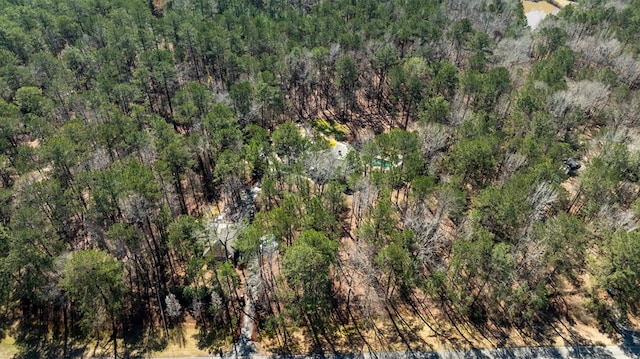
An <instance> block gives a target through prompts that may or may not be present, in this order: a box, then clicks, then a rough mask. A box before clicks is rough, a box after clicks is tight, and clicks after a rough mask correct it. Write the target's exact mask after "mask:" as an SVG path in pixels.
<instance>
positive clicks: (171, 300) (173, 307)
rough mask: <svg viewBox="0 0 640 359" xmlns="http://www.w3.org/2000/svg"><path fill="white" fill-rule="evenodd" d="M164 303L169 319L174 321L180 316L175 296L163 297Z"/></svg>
mask: <svg viewBox="0 0 640 359" xmlns="http://www.w3.org/2000/svg"><path fill="white" fill-rule="evenodd" d="M164 303H165V306H166V308H167V315H168V316H169V317H170V318H172V319H175V318H178V317H179V316H180V315H181V314H182V306H181V305H180V302H179V301H178V298H176V295H175V294H173V293H169V294H167V296H166V297H164Z"/></svg>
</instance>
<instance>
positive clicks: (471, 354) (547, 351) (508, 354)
mask: <svg viewBox="0 0 640 359" xmlns="http://www.w3.org/2000/svg"><path fill="white" fill-rule="evenodd" d="M203 358H215V359H221V358H220V356H217V355H215V356H210V357H193V358H163V359H203ZM234 358H238V359H240V358H250V359H524V358H536V359H558V358H603V359H622V358H625V359H626V358H640V347H637V346H634V347H627V346H608V347H596V346H588V347H539V348H504V349H476V350H473V349H472V350H442V351H433V352H397V353H353V354H350V353H344V354H325V355H321V354H320V355H258V354H250V355H247V356H239V355H238V356H236V355H233V354H226V355H224V357H223V358H222V359H234Z"/></svg>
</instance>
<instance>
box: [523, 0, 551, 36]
mask: <svg viewBox="0 0 640 359" xmlns="http://www.w3.org/2000/svg"><path fill="white" fill-rule="evenodd" d="M522 6H523V7H524V15H525V16H526V17H527V25H529V27H531V29H535V28H536V27H538V25H539V24H540V22H541V21H542V19H544V18H545V17H547V15H549V14H557V13H558V12H559V11H560V9H559V8H558V7H556V6H554V5H552V4H551V3H549V2H547V1H538V2H533V1H523V2H522Z"/></svg>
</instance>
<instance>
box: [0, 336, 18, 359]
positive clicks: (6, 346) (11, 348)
mask: <svg viewBox="0 0 640 359" xmlns="http://www.w3.org/2000/svg"><path fill="white" fill-rule="evenodd" d="M15 344H16V341H15V340H14V339H13V338H12V337H6V338H4V339H2V340H1V341H0V358H11V357H12V356H13V355H15V354H17V353H18V348H16V345H15Z"/></svg>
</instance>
